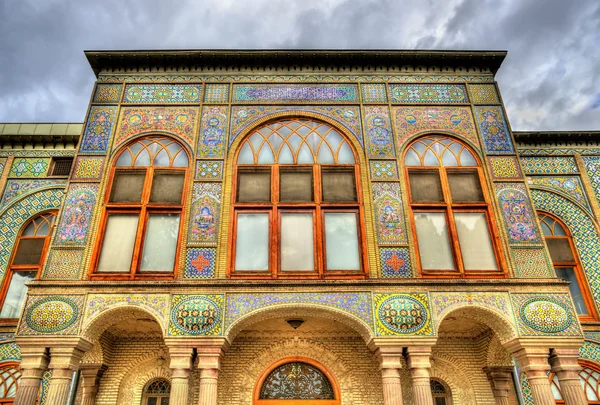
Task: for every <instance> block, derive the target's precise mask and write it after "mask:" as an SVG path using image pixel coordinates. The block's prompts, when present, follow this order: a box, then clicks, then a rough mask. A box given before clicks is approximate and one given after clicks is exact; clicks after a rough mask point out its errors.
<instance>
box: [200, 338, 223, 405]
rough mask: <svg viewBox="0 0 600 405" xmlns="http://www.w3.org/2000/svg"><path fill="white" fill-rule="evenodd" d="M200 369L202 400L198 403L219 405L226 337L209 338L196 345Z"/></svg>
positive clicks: (201, 404)
mask: <svg viewBox="0 0 600 405" xmlns="http://www.w3.org/2000/svg"><path fill="white" fill-rule="evenodd" d="M196 350H197V353H198V369H200V400H199V401H198V405H217V382H218V378H219V370H220V369H221V358H222V357H223V354H224V353H225V350H227V343H226V341H225V339H210V340H209V339H207V340H206V343H205V344H203V345H201V346H196Z"/></svg>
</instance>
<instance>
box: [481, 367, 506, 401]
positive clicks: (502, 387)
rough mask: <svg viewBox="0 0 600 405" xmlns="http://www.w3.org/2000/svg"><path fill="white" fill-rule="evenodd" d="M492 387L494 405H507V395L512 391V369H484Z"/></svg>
mask: <svg viewBox="0 0 600 405" xmlns="http://www.w3.org/2000/svg"><path fill="white" fill-rule="evenodd" d="M483 371H484V372H485V373H486V374H487V377H488V380H490V384H491V385H492V392H493V393H494V399H495V400H496V405H509V400H508V395H509V393H510V391H511V390H512V367H485V368H484V369H483Z"/></svg>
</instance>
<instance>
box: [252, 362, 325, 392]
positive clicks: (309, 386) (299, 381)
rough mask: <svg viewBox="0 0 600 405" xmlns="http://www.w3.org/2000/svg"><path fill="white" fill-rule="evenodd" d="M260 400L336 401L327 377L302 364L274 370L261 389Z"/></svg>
mask: <svg viewBox="0 0 600 405" xmlns="http://www.w3.org/2000/svg"><path fill="white" fill-rule="evenodd" d="M260 399H335V398H334V394H333V387H332V386H331V382H330V381H329V379H328V378H327V376H326V375H325V374H324V373H323V372H322V371H321V370H319V369H318V368H316V367H314V366H312V365H310V364H307V363H301V362H292V363H286V364H283V365H281V366H279V367H277V368H276V369H275V370H273V371H272V372H271V373H270V374H269V375H268V376H267V378H266V379H265V381H264V383H263V386H262V388H261V389H260Z"/></svg>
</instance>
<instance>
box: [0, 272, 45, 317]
mask: <svg viewBox="0 0 600 405" xmlns="http://www.w3.org/2000/svg"><path fill="white" fill-rule="evenodd" d="M36 275H37V272H36V271H16V272H14V273H13V276H12V278H11V279H10V286H9V287H8V291H7V292H6V298H5V299H4V305H3V306H2V312H0V318H18V317H19V316H20V315H21V308H23V303H24V302H25V295H26V294H27V287H26V286H25V284H26V283H28V282H30V281H31V280H33V279H35V276H36Z"/></svg>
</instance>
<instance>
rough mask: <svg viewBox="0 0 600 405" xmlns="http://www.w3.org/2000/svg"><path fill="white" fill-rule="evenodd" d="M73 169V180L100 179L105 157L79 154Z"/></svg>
mask: <svg viewBox="0 0 600 405" xmlns="http://www.w3.org/2000/svg"><path fill="white" fill-rule="evenodd" d="M74 166H75V169H73V174H72V177H71V178H72V179H73V180H100V176H101V175H102V168H103V167H104V157H100V156H78V157H77V159H76V160H75V164H74Z"/></svg>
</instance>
